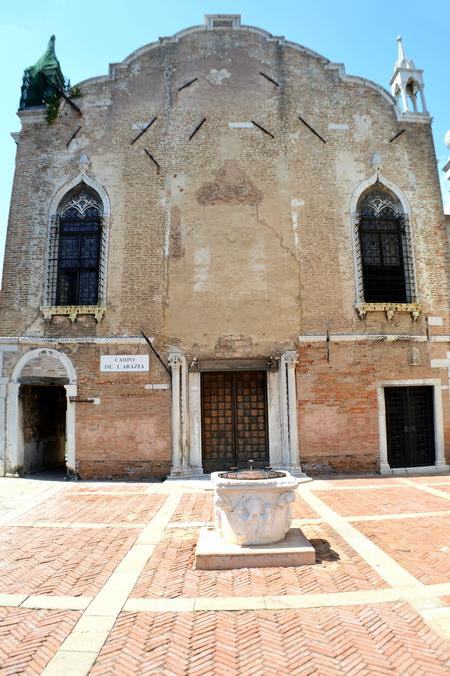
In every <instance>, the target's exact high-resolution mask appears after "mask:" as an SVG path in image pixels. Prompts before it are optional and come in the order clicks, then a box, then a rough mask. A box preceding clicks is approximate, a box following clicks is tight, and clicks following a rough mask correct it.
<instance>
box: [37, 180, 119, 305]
mask: <svg viewBox="0 0 450 676" xmlns="http://www.w3.org/2000/svg"><path fill="white" fill-rule="evenodd" d="M58 211H59V212H58V215H57V216H55V217H54V218H53V219H52V223H51V228H50V242H49V261H48V275H47V300H48V304H49V305H53V306H61V305H63V306H74V305H84V306H86V305H96V304H97V303H99V300H100V297H99V296H100V294H99V291H100V290H101V289H102V288H103V284H104V277H105V270H104V265H105V262H104V260H102V253H103V254H105V246H106V244H105V242H103V240H104V237H102V205H101V201H100V198H99V197H98V196H97V195H96V194H95V193H94V192H93V191H91V190H90V189H88V188H87V187H86V186H85V185H82V186H81V187H79V188H77V189H76V190H75V191H72V192H71V193H69V195H68V196H67V197H66V198H65V199H64V200H63V202H62V203H61V205H60V207H59V210H58Z"/></svg>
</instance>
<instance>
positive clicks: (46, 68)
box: [19, 35, 66, 110]
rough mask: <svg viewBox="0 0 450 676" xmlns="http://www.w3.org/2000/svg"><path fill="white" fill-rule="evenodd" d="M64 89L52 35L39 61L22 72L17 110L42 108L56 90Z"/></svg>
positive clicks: (64, 85) (62, 76)
mask: <svg viewBox="0 0 450 676" xmlns="http://www.w3.org/2000/svg"><path fill="white" fill-rule="evenodd" d="M65 88H66V84H65V80H64V75H63V74H62V71H61V66H60V65H59V61H58V59H57V58H56V54H55V36H54V35H52V36H51V38H50V40H49V41H48V45H47V49H46V50H45V52H44V54H43V55H42V56H41V58H40V59H39V61H37V62H36V63H35V64H34V66H30V67H29V68H26V70H25V71H24V74H23V81H22V96H21V97H20V105H19V108H20V110H23V109H24V108H30V107H31V106H42V105H43V104H44V103H46V102H47V101H48V100H50V99H51V98H52V97H53V96H54V94H55V93H56V92H57V91H58V90H59V91H64V90H65Z"/></svg>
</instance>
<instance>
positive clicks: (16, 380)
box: [6, 348, 77, 476]
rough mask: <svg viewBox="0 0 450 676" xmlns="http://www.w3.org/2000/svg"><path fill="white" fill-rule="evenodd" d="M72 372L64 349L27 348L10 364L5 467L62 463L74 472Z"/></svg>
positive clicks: (19, 469) (15, 469)
mask: <svg viewBox="0 0 450 676" xmlns="http://www.w3.org/2000/svg"><path fill="white" fill-rule="evenodd" d="M76 392H77V386H76V372H75V369H74V367H73V365H72V363H71V361H70V359H69V358H68V357H67V355H66V354H64V353H62V352H58V351H57V350H52V349H49V348H39V349H34V350H30V351H29V352H27V353H25V354H24V355H22V357H21V358H20V359H19V361H18V362H17V364H16V366H15V367H14V370H13V373H12V376H11V381H10V382H9V384H8V393H7V449H6V451H7V452H6V473H7V474H9V475H15V476H20V475H23V474H29V473H32V472H37V471H41V470H43V469H53V468H56V467H64V468H65V470H66V472H67V474H68V475H76V464H75V411H74V403H73V402H72V401H71V397H74V396H75V395H76Z"/></svg>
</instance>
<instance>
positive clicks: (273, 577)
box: [131, 524, 386, 598]
mask: <svg viewBox="0 0 450 676" xmlns="http://www.w3.org/2000/svg"><path fill="white" fill-rule="evenodd" d="M302 530H303V532H304V534H305V535H306V537H307V538H308V539H309V540H310V541H311V543H312V544H313V546H314V547H315V548H316V560H317V563H316V565H315V566H304V567H299V568H247V569H243V570H221V571H205V570H194V560H195V547H196V545H197V538H198V530H194V529H182V530H171V531H169V532H168V533H167V534H166V536H165V538H164V539H163V540H162V541H161V542H160V543H159V545H158V546H157V547H156V549H155V552H154V554H153V556H152V557H151V559H150V560H149V561H148V563H147V565H146V567H145V568H144V571H143V573H142V574H141V577H140V578H139V580H138V582H137V584H136V586H135V588H134V589H133V592H132V594H131V596H133V597H150V598H152V597H169V598H174V597H176V596H189V597H191V596H261V595H266V594H267V595H273V594H275V595H278V594H311V593H334V592H343V591H356V590H359V589H377V588H382V587H385V586H386V583H385V582H384V581H383V580H382V579H381V578H380V577H379V576H378V574H377V573H376V572H375V571H374V570H373V569H372V568H371V567H370V566H369V565H368V564H367V563H366V562H365V561H364V560H363V559H361V558H360V557H359V556H358V554H357V553H356V552H355V550H354V549H352V548H351V547H349V545H348V544H347V543H346V542H345V541H344V540H343V539H342V538H341V537H340V536H339V535H338V534H337V533H336V532H335V531H334V530H333V529H332V528H331V527H330V526H328V525H327V524H308V525H305V526H304V527H302Z"/></svg>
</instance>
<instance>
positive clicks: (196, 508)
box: [171, 493, 213, 522]
mask: <svg viewBox="0 0 450 676" xmlns="http://www.w3.org/2000/svg"><path fill="white" fill-rule="evenodd" d="M212 520H213V495H212V493H185V494H184V495H183V496H182V497H181V499H180V502H179V504H178V507H177V509H176V510H175V512H174V515H173V516H172V519H171V522H180V521H212Z"/></svg>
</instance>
